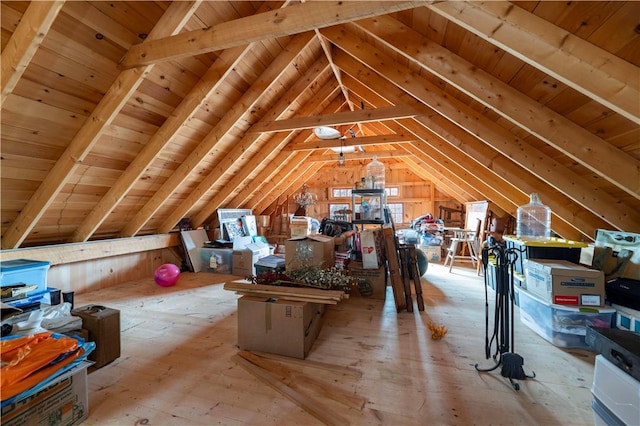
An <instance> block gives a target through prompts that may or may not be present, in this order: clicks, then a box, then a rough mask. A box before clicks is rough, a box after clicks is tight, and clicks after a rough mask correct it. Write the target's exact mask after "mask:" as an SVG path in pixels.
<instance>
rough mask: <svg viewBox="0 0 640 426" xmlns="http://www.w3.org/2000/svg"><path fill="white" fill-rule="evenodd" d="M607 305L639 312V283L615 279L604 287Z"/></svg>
mask: <svg viewBox="0 0 640 426" xmlns="http://www.w3.org/2000/svg"><path fill="white" fill-rule="evenodd" d="M604 290H605V293H606V294H607V300H608V301H609V303H612V304H615V305H620V306H624V307H627V308H631V309H635V310H636V311H640V281H638V280H632V279H630V278H617V279H615V280H612V281H609V282H607V283H606V284H605V285H604Z"/></svg>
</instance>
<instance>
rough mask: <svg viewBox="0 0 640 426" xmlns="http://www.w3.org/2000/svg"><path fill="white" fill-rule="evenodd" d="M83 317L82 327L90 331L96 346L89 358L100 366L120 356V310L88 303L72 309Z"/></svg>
mask: <svg viewBox="0 0 640 426" xmlns="http://www.w3.org/2000/svg"><path fill="white" fill-rule="evenodd" d="M71 315H74V316H78V317H80V318H82V328H84V329H86V330H88V331H89V341H92V342H95V344H96V348H95V350H94V351H93V352H91V353H90V354H89V356H88V358H89V359H90V360H91V361H94V362H95V364H94V365H93V367H95V368H100V367H103V366H105V365H107V364H109V363H110V362H111V361H113V360H115V359H117V358H119V357H120V311H119V310H117V309H111V308H107V307H104V306H100V305H86V306H82V307H79V308H77V309H74V310H73V311H71Z"/></svg>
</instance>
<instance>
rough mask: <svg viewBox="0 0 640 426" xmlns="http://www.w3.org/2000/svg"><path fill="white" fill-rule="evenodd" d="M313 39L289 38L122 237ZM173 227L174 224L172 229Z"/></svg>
mask: <svg viewBox="0 0 640 426" xmlns="http://www.w3.org/2000/svg"><path fill="white" fill-rule="evenodd" d="M312 37H313V35H312V34H311V33H306V34H300V35H298V36H296V37H293V38H292V40H291V41H290V42H289V44H288V46H287V47H288V50H285V51H283V53H284V54H281V55H278V56H277V57H276V58H275V59H274V61H273V62H272V63H271V64H270V65H269V66H268V67H267V69H266V70H265V71H264V72H263V73H262V74H261V75H260V76H259V77H258V78H257V79H256V81H254V82H253V84H252V85H251V87H250V88H249V89H247V90H246V91H245V92H244V94H243V95H242V96H241V97H240V99H238V100H237V101H236V102H235V103H234V105H233V106H232V107H231V108H230V109H229V110H228V111H227V112H226V113H225V114H224V116H223V117H222V118H221V119H220V121H219V122H218V123H217V124H216V125H215V127H214V128H213V129H211V131H210V132H209V133H208V134H207V135H206V136H205V137H204V139H203V140H202V141H201V142H200V144H199V145H198V146H197V147H196V148H195V149H194V150H193V151H191V153H190V154H189V156H188V157H187V158H185V159H184V160H183V161H182V163H181V164H180V166H178V168H177V169H176V170H175V171H174V172H173V173H172V174H171V176H170V177H169V178H168V179H167V180H166V181H165V182H164V184H163V185H162V186H161V187H160V188H159V189H158V190H157V191H156V192H155V194H153V196H152V197H151V199H149V201H147V203H146V204H145V205H144V206H143V207H142V208H141V209H140V210H139V211H138V213H137V214H136V215H135V216H134V217H133V219H132V220H131V221H129V223H128V224H127V225H126V226H125V227H124V229H122V231H121V232H120V235H121V236H123V237H130V236H133V235H135V234H136V233H137V232H138V231H139V230H140V229H141V228H142V227H143V226H144V224H145V223H147V221H148V220H149V219H150V218H151V217H152V216H153V215H154V214H155V213H156V212H157V211H158V209H160V207H161V206H162V204H164V202H165V201H166V200H167V199H168V198H169V197H170V196H171V194H173V193H174V192H175V190H176V189H177V188H178V187H179V186H180V185H181V184H182V183H183V182H184V181H185V180H186V179H187V178H188V177H189V175H190V174H191V172H192V171H193V170H195V169H196V168H197V167H198V165H199V164H200V163H201V162H202V160H203V159H205V158H206V157H207V156H208V155H209V153H210V152H211V150H213V149H214V147H215V146H216V144H218V142H219V141H220V140H222V139H223V138H226V137H228V136H229V135H230V134H232V130H233V129H234V128H235V126H236V123H237V122H238V120H240V119H242V117H244V116H245V114H247V113H249V112H251V110H252V108H253V106H254V105H255V104H256V103H257V102H258V101H259V100H260V97H261V96H262V95H263V94H264V93H265V92H267V89H268V88H269V87H272V86H274V85H277V84H278V79H279V77H280V76H281V75H282V73H283V72H284V71H285V70H286V69H287V67H288V66H289V65H290V64H291V61H292V57H295V56H296V55H297V54H298V53H299V52H300V49H302V47H303V46H306V45H307V44H308V43H309V41H310V40H311V39H312ZM285 52H286V53H285ZM199 195H200V194H199ZM178 220H179V219H178ZM176 223H177V222H176ZM174 225H175V223H174V224H173V225H172V226H174Z"/></svg>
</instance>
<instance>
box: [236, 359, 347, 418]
mask: <svg viewBox="0 0 640 426" xmlns="http://www.w3.org/2000/svg"><path fill="white" fill-rule="evenodd" d="M231 359H232V360H233V361H234V362H235V363H236V364H238V365H240V366H241V367H243V368H244V369H246V370H247V371H248V372H249V373H251V374H253V375H254V376H255V377H256V378H258V379H259V380H261V381H262V382H263V383H265V384H266V385H268V386H271V387H272V388H273V389H275V390H276V391H278V392H280V393H281V394H282V395H283V396H285V397H287V398H289V399H290V400H291V401H293V402H294V403H295V404H296V405H297V406H299V407H300V408H302V409H303V410H305V411H306V412H308V413H309V414H311V415H312V416H313V417H315V418H317V419H318V420H320V421H321V422H322V423H324V424H326V425H335V426H339V425H345V424H348V423H349V422H348V421H347V419H346V418H344V417H342V416H339V415H338V414H336V413H334V412H333V411H332V410H330V409H328V408H327V407H326V406H325V405H324V404H322V403H321V402H320V401H318V400H317V399H314V398H311V397H309V396H308V395H307V394H306V393H304V392H300V391H298V390H296V389H294V388H292V387H291V386H290V383H291V382H288V383H289V384H287V382H284V381H283V379H282V378H279V377H278V376H276V375H275V374H274V373H272V372H270V371H268V370H265V369H264V368H261V367H259V366H257V365H255V364H254V363H252V362H251V361H249V360H247V359H245V358H243V357H241V356H239V355H234V356H232V357H231Z"/></svg>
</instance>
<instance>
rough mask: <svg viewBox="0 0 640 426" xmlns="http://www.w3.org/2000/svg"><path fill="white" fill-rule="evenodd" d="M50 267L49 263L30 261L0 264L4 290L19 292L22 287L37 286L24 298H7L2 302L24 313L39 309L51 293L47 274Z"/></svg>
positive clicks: (19, 260) (1, 281) (16, 260)
mask: <svg viewBox="0 0 640 426" xmlns="http://www.w3.org/2000/svg"><path fill="white" fill-rule="evenodd" d="M50 265H51V264H50V263H49V262H45V261H39V260H29V259H14V260H7V261H3V262H0V283H1V286H2V288H3V290H7V288H9V287H14V288H15V289H16V290H19V288H20V286H26V287H30V286H35V287H34V288H33V289H30V290H29V291H27V292H26V293H25V294H24V297H22V295H21V296H20V297H19V298H14V297H11V296H7V297H3V300H2V301H3V302H5V303H7V304H9V305H11V306H13V307H16V308H20V309H22V310H24V311H29V310H33V309H38V308H39V307H40V303H41V302H42V301H43V299H44V297H45V295H47V294H48V293H49V289H48V288H47V273H48V272H49V267H50ZM51 290H53V289H51ZM14 291H15V290H14ZM3 293H4V292H3ZM7 293H8V292H7Z"/></svg>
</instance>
